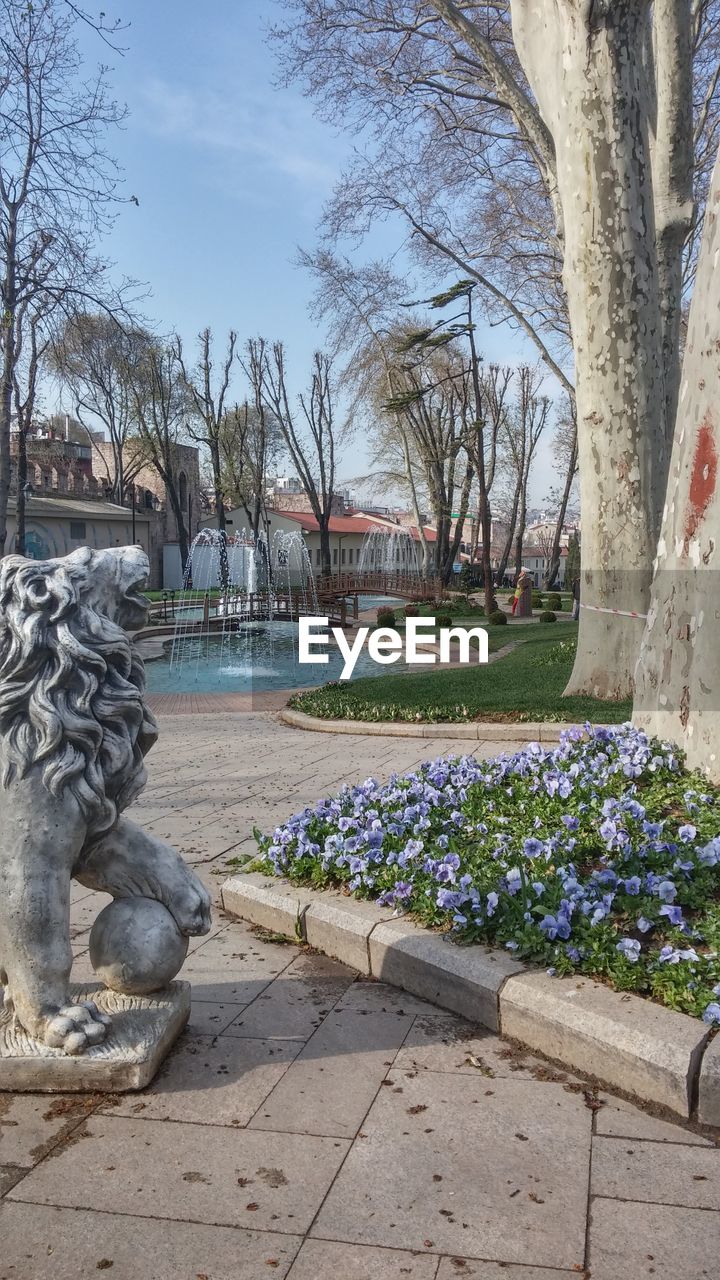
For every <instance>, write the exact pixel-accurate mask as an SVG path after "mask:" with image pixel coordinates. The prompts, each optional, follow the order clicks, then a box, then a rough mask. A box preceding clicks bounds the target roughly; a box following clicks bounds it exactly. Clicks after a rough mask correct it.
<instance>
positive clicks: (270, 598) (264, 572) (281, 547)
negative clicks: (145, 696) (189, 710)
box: [163, 529, 318, 688]
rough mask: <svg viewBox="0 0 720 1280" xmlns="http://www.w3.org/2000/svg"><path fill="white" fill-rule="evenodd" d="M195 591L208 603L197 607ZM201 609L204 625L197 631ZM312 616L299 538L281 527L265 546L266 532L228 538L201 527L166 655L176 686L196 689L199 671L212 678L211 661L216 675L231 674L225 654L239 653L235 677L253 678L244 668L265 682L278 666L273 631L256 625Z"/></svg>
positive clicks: (312, 592)
mask: <svg viewBox="0 0 720 1280" xmlns="http://www.w3.org/2000/svg"><path fill="white" fill-rule="evenodd" d="M198 592H208V593H212V594H211V595H210V597H209V599H208V600H207V603H206V605H203V604H202V603H201V602H200V603H199V602H198V599H197V593H198ZM205 608H207V613H208V621H209V626H208V627H207V628H206V629H205V631H204V633H203V634H201V632H202V630H203V618H204V615H205ZM317 613H318V603H317V590H316V587H315V579H314V577H313V572H312V567H311V565H310V558H309V555H308V551H307V547H306V546H305V542H304V540H303V536H302V534H301V533H298V532H293V533H285V532H284V531H283V530H280V529H278V530H276V531H275V533H274V534H273V536H272V538H271V540H270V542H268V541H267V539H266V538H265V536H264V534H263V533H259V534H258V535H257V536H256V535H254V534H252V533H249V532H248V530H247V529H241V530H238V531H237V532H236V533H234V534H232V535H231V536H230V537H228V536H227V535H226V534H224V533H221V532H219V531H218V530H217V529H201V530H200V532H199V533H198V534H197V536H196V537H195V538H194V539H193V543H192V546H191V548H190V555H189V557H188V563H187V567H186V571H185V586H184V589H183V591H182V592H181V593H180V597H179V599H178V600H177V603H176V606H175V629H174V633H173V638H172V645H171V646H170V649H169V655H168V664H169V666H170V668H171V669H172V672H173V675H174V677H175V678H176V684H175V687H176V688H184V687H185V685H186V684H188V685H190V684H192V685H193V686H194V687H195V688H197V687H199V686H198V680H200V679H201V676H200V674H199V673H201V672H203V673H204V674H205V676H206V677H207V679H208V680H211V679H212V666H213V664H214V665H215V666H216V668H217V671H218V674H219V675H221V673H222V672H223V671H227V670H229V669H230V668H229V667H228V660H229V655H231V654H233V653H235V652H236V651H238V650H239V651H240V654H241V661H240V662H239V663H238V664H236V666H237V670H238V672H240V673H241V674H240V675H239V676H238V677H237V678H242V679H245V680H249V681H252V679H253V676H252V673H250V674H247V673H245V675H243V674H242V672H243V670H244V668H245V667H246V666H247V665H248V663H249V664H250V666H252V667H255V668H257V669H258V670H263V671H266V672H268V673H269V674H267V675H265V676H263V677H262V678H263V679H270V678H271V677H272V675H273V673H274V672H275V669H276V663H275V660H274V653H273V649H274V644H275V639H276V632H275V629H274V628H273V627H272V625H269V626H262V625H260V620H263V621H267V622H269V623H270V624H272V622H273V619H275V618H283V617H284V618H291V617H298V616H301V615H305V616H310V615H313V614H317ZM240 633H242V634H240ZM163 661H164V659H163ZM233 678H235V677H233ZM258 678H261V677H258ZM204 687H206V688H207V687H210V686H209V685H207V684H206V685H205V686H204ZM223 687H224V686H223ZM267 687H269V688H272V687H274V686H272V685H268V686H267ZM277 687H280V688H282V687H284V686H282V685H280V686H277Z"/></svg>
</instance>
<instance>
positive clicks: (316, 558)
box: [207, 507, 436, 575]
mask: <svg viewBox="0 0 720 1280" xmlns="http://www.w3.org/2000/svg"><path fill="white" fill-rule="evenodd" d="M225 524H226V527H227V533H228V537H230V536H232V534H233V533H234V532H237V533H240V532H241V531H242V529H243V528H244V527H245V526H246V525H247V517H246V515H245V512H244V511H243V509H242V507H236V508H235V509H234V510H233V511H228V512H227V513H226V515H225ZM207 525H208V527H209V528H212V529H215V528H217V518H216V517H215V516H210V517H208V519H207ZM267 527H268V534H269V537H270V538H272V535H273V533H275V532H276V530H281V531H282V532H284V533H292V532H297V533H301V534H302V535H303V537H304V540H305V546H306V547H307V551H308V556H309V558H310V563H311V566H312V569H313V572H314V573H315V574H316V575H318V574H320V573H321V572H322V563H321V551H320V526H319V524H318V522H317V519H316V518H315V516H314V515H312V513H307V512H305V511H284V510H277V509H275V508H273V509H272V510H269V511H268V512H267ZM393 527H394V528H397V522H396V521H394V520H381V519H380V518H379V517H377V516H367V515H365V514H364V513H363V512H357V513H355V514H352V515H342V516H333V515H331V516H330V528H329V534H330V560H331V570H332V572H333V573H338V574H339V573H353V572H355V571H356V570H357V568H358V566H359V563H360V551H361V549H362V545H363V542H364V540H365V536H366V534H368V533H370V532H371V531H372V530H373V529H378V528H393ZM408 532H409V533H410V535H411V536H412V538H413V539H414V540H415V541H416V542H417V543H419V541H420V538H419V534H418V531H417V527H416V526H414V525H412V526H409V527H408ZM424 532H425V537H426V539H427V541H428V542H429V543H434V542H435V541H436V533H435V530H434V529H430V528H427V527H425V530H424Z"/></svg>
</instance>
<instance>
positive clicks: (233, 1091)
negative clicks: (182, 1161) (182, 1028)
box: [112, 1036, 302, 1126]
mask: <svg viewBox="0 0 720 1280" xmlns="http://www.w3.org/2000/svg"><path fill="white" fill-rule="evenodd" d="M301 1047H302V1045H301V1043H298V1042H297V1041H294V1040H249V1039H246V1040H239V1039H230V1038H229V1037H226V1036H215V1037H211V1036H194V1037H188V1036H186V1037H184V1039H183V1040H182V1041H180V1043H179V1044H178V1045H177V1046H176V1048H175V1051H174V1053H172V1055H171V1056H170V1057H169V1058H168V1060H167V1062H166V1063H165V1065H164V1067H163V1068H162V1070H161V1071H160V1073H159V1075H158V1077H157V1080H156V1081H155V1083H154V1084H153V1086H152V1087H151V1088H150V1089H147V1090H146V1091H145V1092H144V1093H143V1095H142V1097H141V1098H138V1097H137V1095H135V1096H129V1097H125V1098H122V1099H120V1100H117V1099H116V1100H114V1103H113V1106H112V1114H113V1115H125V1116H134V1115H141V1116H142V1118H143V1119H144V1120H184V1121H187V1122H188V1123H190V1122H192V1123H195V1124H213V1125H218V1124H219V1125H239V1126H242V1125H246V1124H247V1123H248V1121H249V1120H251V1119H252V1117H253V1116H254V1114H255V1112H256V1111H257V1109H258V1107H260V1106H261V1105H262V1103H263V1102H264V1100H265V1099H266V1098H267V1096H268V1094H269V1093H270V1092H271V1090H272V1089H273V1088H274V1087H275V1085H276V1084H277V1083H278V1081H279V1080H281V1079H282V1077H283V1075H284V1074H285V1071H286V1070H287V1068H288V1065H289V1064H290V1063H291V1062H292V1060H293V1058H295V1056H296V1055H297V1053H298V1052H299V1050H300V1048H301Z"/></svg>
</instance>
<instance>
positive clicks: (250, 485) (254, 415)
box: [220, 361, 282, 537]
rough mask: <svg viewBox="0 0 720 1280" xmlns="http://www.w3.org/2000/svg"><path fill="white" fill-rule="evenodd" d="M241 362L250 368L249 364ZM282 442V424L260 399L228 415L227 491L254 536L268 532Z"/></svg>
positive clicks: (223, 447)
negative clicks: (272, 477)
mask: <svg viewBox="0 0 720 1280" xmlns="http://www.w3.org/2000/svg"><path fill="white" fill-rule="evenodd" d="M242 363H243V367H244V368H246V369H247V361H243V362H242ZM281 440H282V436H281V432H280V427H279V424H278V423H277V421H276V419H275V417H274V415H272V414H271V413H269V412H268V410H267V408H266V406H265V404H264V402H263V400H262V397H261V396H257V398H256V399H255V402H254V403H252V404H251V403H250V402H249V401H248V400H245V401H243V403H242V404H239V405H235V406H234V407H233V408H232V409H230V410H228V412H227V413H226V414H225V418H224V421H223V424H222V432H221V437H220V454H221V458H222V465H223V474H224V488H225V491H226V493H227V494H228V495H229V497H230V500H231V502H232V503H233V505H234V506H236V507H241V508H242V510H243V511H244V512H245V515H246V517H247V521H248V528H249V529H250V531H251V532H252V533H253V534H254V535H255V537H257V535H258V533H259V531H260V529H261V527H262V528H265V529H267V504H266V490H267V480H268V476H269V474H270V472H271V470H272V468H273V466H274V464H275V462H276V460H277V455H278V452H279V449H280V444H281Z"/></svg>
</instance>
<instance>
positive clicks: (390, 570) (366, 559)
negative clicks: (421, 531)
mask: <svg viewBox="0 0 720 1280" xmlns="http://www.w3.org/2000/svg"><path fill="white" fill-rule="evenodd" d="M358 573H385V574H401V575H402V576H403V577H407V576H411V577H417V578H419V577H420V564H419V562H418V553H417V547H416V546H415V539H414V538H413V536H412V534H411V532H410V530H409V529H404V528H403V527H402V526H401V525H379V526H378V527H377V528H376V529H370V530H369V531H368V532H367V533H366V534H365V537H364V538H363V540H362V546H361V548H360V559H359V561H358Z"/></svg>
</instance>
